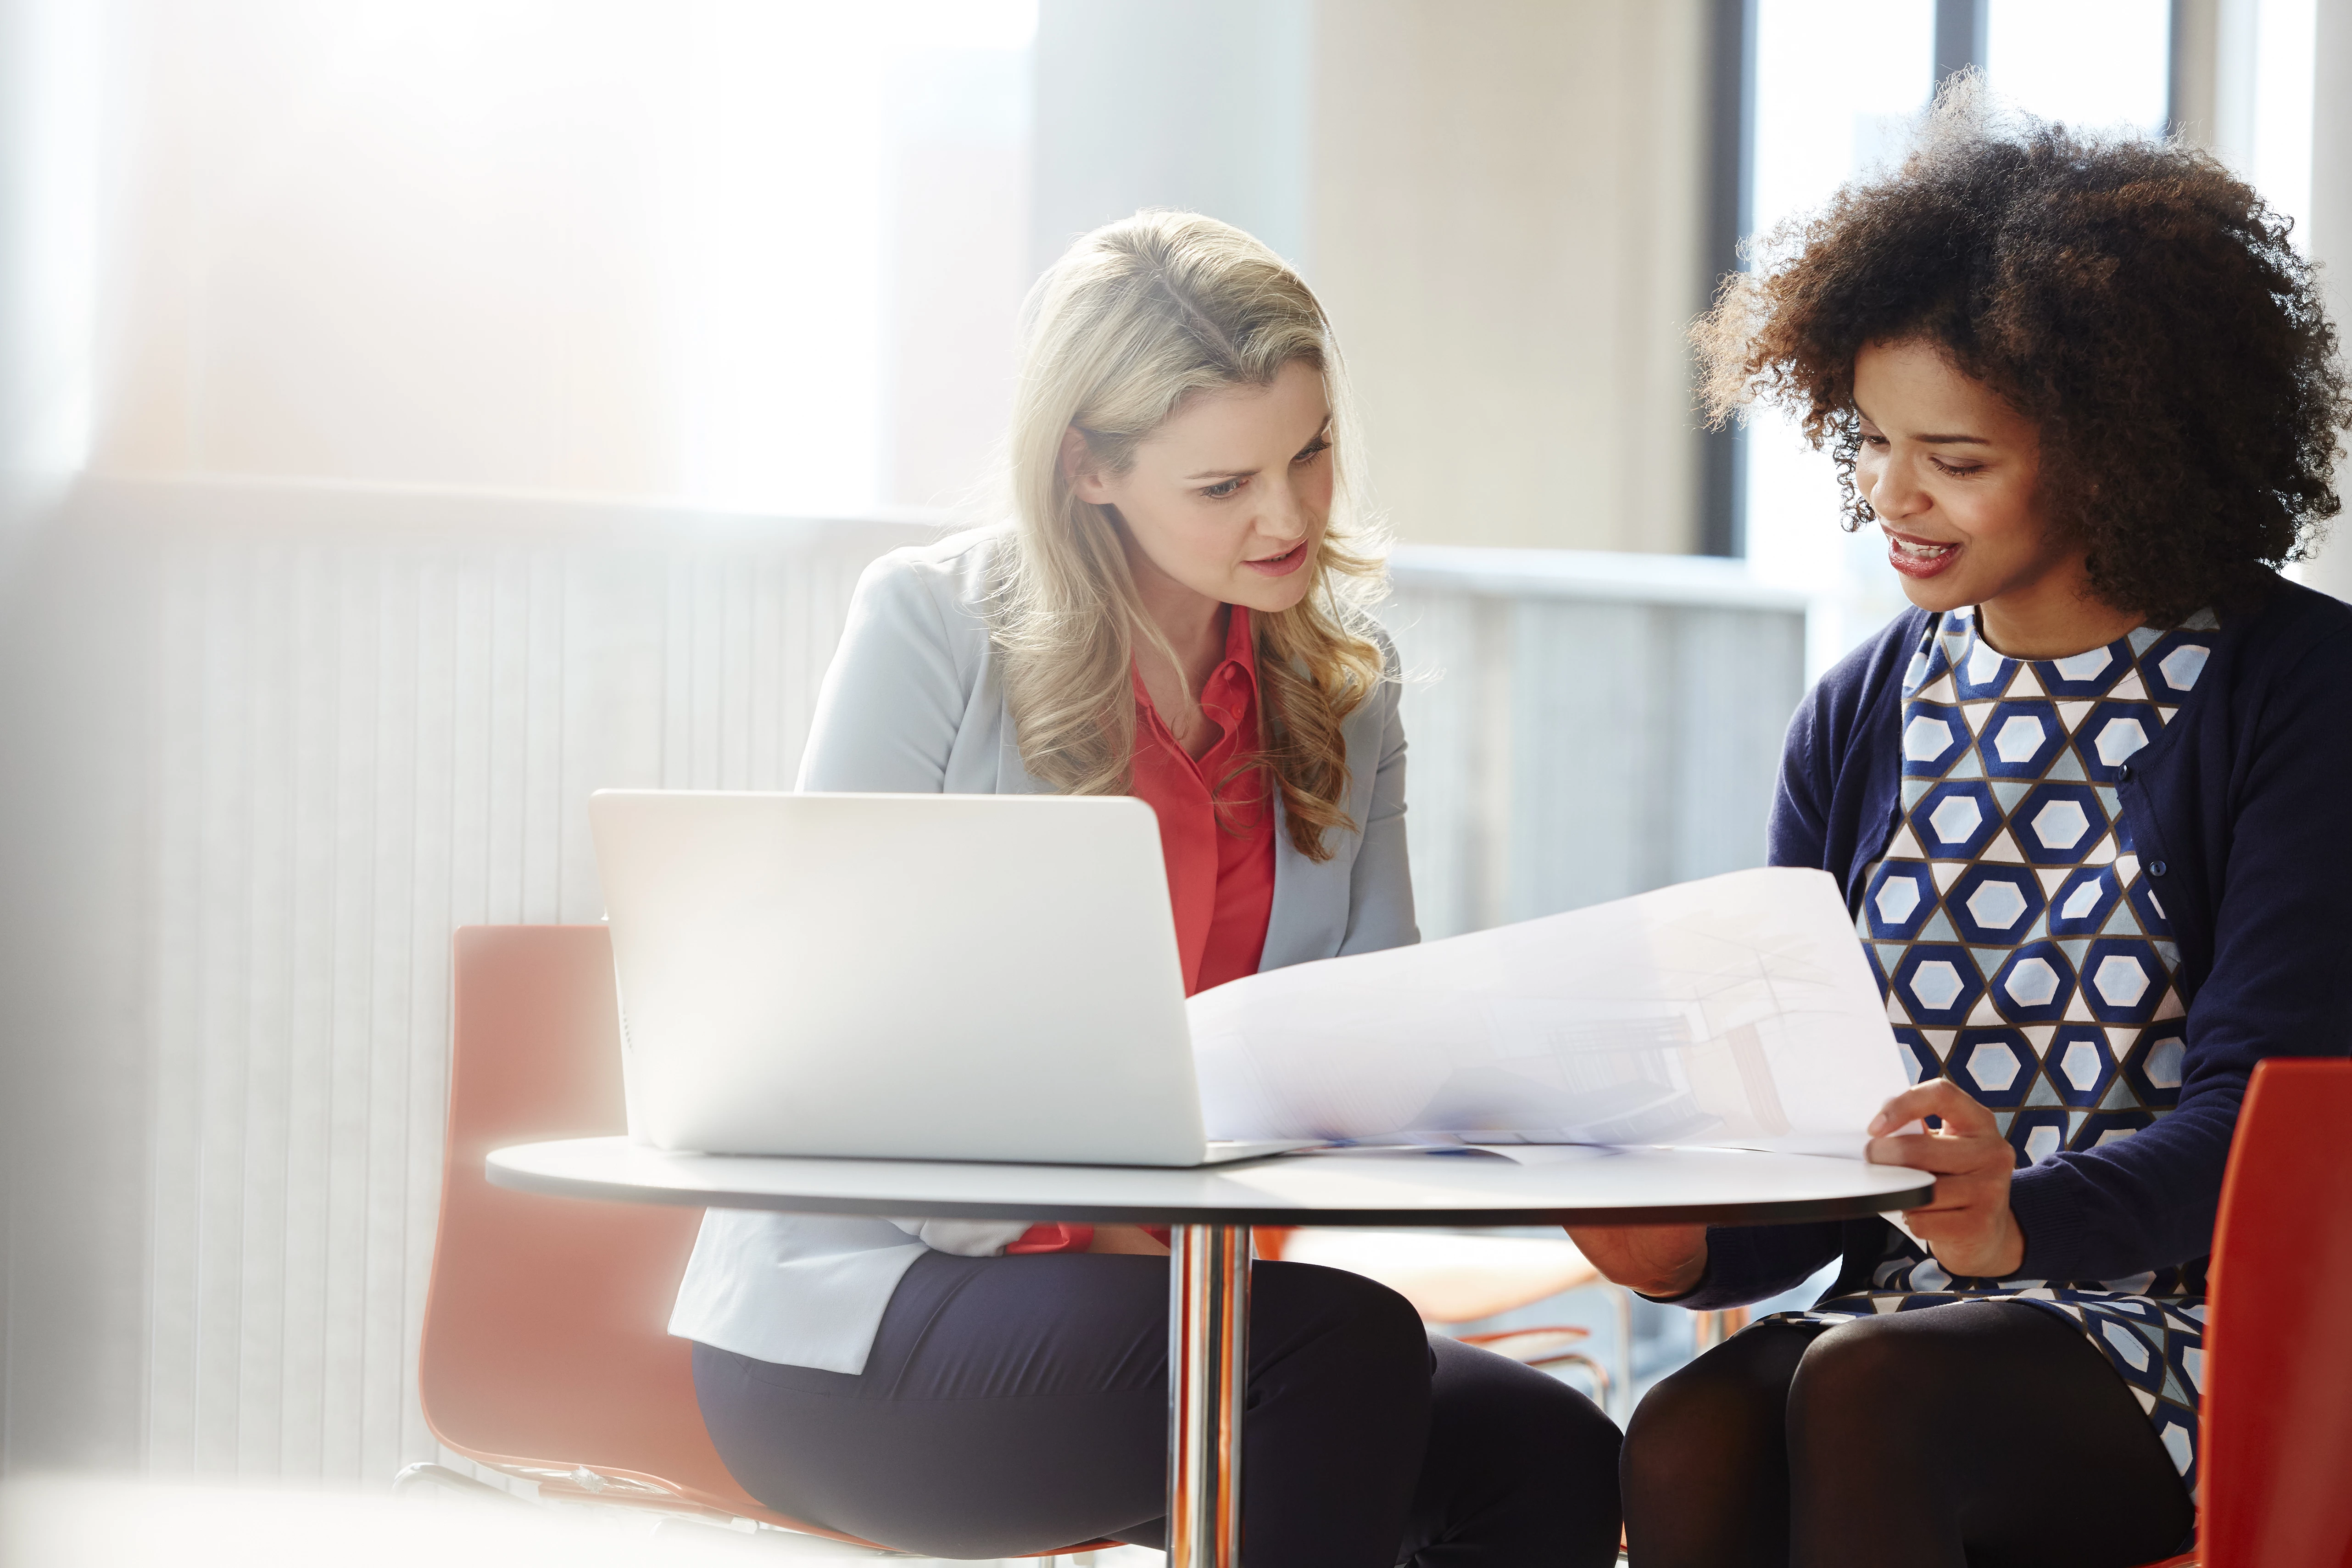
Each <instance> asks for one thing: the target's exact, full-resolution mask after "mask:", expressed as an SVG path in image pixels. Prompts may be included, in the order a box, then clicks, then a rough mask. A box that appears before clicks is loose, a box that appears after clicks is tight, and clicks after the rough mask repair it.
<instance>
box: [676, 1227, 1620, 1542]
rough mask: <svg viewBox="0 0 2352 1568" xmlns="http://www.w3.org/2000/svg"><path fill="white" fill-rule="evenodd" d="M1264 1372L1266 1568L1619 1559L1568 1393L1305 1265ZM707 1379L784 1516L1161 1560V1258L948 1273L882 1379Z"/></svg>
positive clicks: (1285, 1280)
mask: <svg viewBox="0 0 2352 1568" xmlns="http://www.w3.org/2000/svg"><path fill="white" fill-rule="evenodd" d="M1249 1352H1250V1387H1249V1408H1248V1415H1247V1420H1246V1425H1245V1426H1244V1455H1243V1483H1242V1484H1243V1493H1242V1497H1243V1503H1242V1520H1243V1532H1244V1533H1243V1540H1244V1552H1245V1554H1246V1557H1247V1561H1248V1563H1249V1565H1250V1568H1303V1565H1307V1564H1329V1565H1330V1568H1391V1564H1397V1563H1418V1564H1424V1565H1428V1568H1470V1565H1472V1564H1479V1565H1481V1568H1487V1565H1492V1568H1504V1565H1509V1568H1521V1565H1527V1568H1534V1565H1536V1564H1545V1565H1551V1564H1563V1565H1582V1564H1596V1565H1597V1564H1603V1563H1612V1562H1614V1561H1615V1557H1616V1548H1617V1527H1618V1512H1617V1450H1618V1433H1617V1428H1616V1427H1615V1426H1613V1425H1612V1423H1611V1422H1610V1420H1609V1418H1608V1417H1607V1416H1605V1415H1602V1414H1601V1412H1600V1411H1599V1410H1598V1409H1596V1408H1595V1407H1594V1406H1593V1405H1592V1403H1591V1401H1590V1400H1587V1399H1586V1398H1585V1397H1584V1396H1583V1395H1582V1394H1578V1393H1577V1392H1576V1391H1575V1390H1573V1389H1571V1388H1570V1387H1569V1386H1568V1385H1566V1384H1562V1383H1560V1382H1559V1381H1558V1380H1556V1379H1553V1378H1550V1377H1547V1376H1545V1375H1544V1374H1543V1373H1539V1372H1535V1371H1531V1370H1529V1369H1528V1368H1527V1367H1523V1366H1520V1365H1519V1364H1518V1363H1515V1362H1511V1361H1507V1360H1506V1359H1504V1358H1503V1357H1500V1356H1496V1355H1493V1354H1490V1353H1488V1352H1484V1351H1479V1350H1475V1349H1472V1348H1470V1347H1468V1346H1465V1345H1460V1344H1456V1343H1454V1342H1452V1341H1449V1340H1444V1339H1433V1338H1432V1337H1431V1336H1430V1335H1429V1334H1428V1333H1427V1331H1425V1330H1424V1329H1423V1326H1422V1323H1421V1321H1420V1319H1419V1318H1418V1317H1416V1316H1415V1315H1414V1313H1413V1310H1412V1307H1411V1306H1410V1305H1409V1304H1407V1303H1406V1301H1405V1300H1404V1299H1403V1298H1402V1297H1400V1296H1398V1295H1397V1294H1396V1293H1395V1292H1394V1291H1391V1290H1390V1289H1386V1288H1385V1287H1383V1286H1381V1285H1377V1284H1374V1283H1373V1282H1372V1281H1370V1280H1369V1279H1362V1278H1360V1277H1359V1276H1357V1275H1353V1274H1347V1273H1342V1272H1340V1271H1339V1270H1337V1269H1330V1268H1314V1267H1312V1266H1310V1265H1306V1264H1297V1263H1260V1264H1258V1265H1256V1266H1255V1276H1254V1282H1253V1286H1252V1292H1251V1307H1250V1334H1249ZM694 1381H695V1388H696V1391H697V1393H698V1395H699V1396H700V1399H701V1405H702V1415H703V1420H704V1422H705V1423H706V1424H707V1425H708V1426H709V1429H710V1436H711V1439H712V1441H713V1442H714V1443H715V1444H717V1446H718V1448H719V1455H720V1457H721V1458H724V1459H725V1460H726V1461H727V1467H728V1468H729V1469H730V1470H731V1471H733V1472H734V1474H735V1478H736V1479H738V1480H739V1481H740V1482H741V1483H742V1484H743V1486H744V1489H746V1490H748V1491H750V1492H751V1495H752V1496H754V1497H756V1498H758V1499H759V1500H761V1501H762V1502H764V1503H766V1504H767V1505H768V1506H770V1507H771V1508H773V1509H776V1510H779V1511H781V1512H784V1513H789V1514H792V1515H793V1516H795V1517H797V1518H801V1519H805V1520H808V1521H811V1522H813V1523H818V1524H823V1525H826V1526H828V1527H830V1528H832V1529H835V1530H839V1531H846V1532H847V1533H849V1534H852V1535H856V1536H861V1537H863V1538H865V1539H866V1540H868V1541H872V1542H878V1543H880V1544H883V1545H887V1546H892V1547H896V1548H898V1549H900V1550H902V1551H908V1552H922V1553H925V1554H928V1555H931V1556H938V1557H999V1556H1013V1555H1018V1554H1022V1553H1028V1552H1051V1551H1054V1550H1055V1549H1057V1548H1061V1547H1066V1546H1071V1545H1076V1544H1078V1543H1080V1542H1087V1541H1091V1540H1096V1539H1101V1538H1109V1539H1113V1540H1119V1541H1128V1542H1137V1543H1139V1544H1143V1545H1149V1546H1154V1547H1157V1546H1160V1545H1161V1544H1162V1537H1163V1529H1164V1524H1165V1513H1166V1508H1167V1502H1166V1490H1165V1489H1166V1486H1167V1468H1168V1459H1167V1453H1168V1264H1167V1260H1166V1259H1164V1258H1136V1257H1116V1256H1092V1255H1087V1254H1083V1253H1081V1254H1045V1255H1039V1256H1031V1257H1020V1258H958V1257H953V1256H951V1255H949V1254H946V1253H938V1252H933V1253H928V1254H926V1255H925V1256H924V1257H923V1258H920V1259H919V1260H918V1261H917V1263H916V1264H915V1266H914V1268H911V1269H909V1270H908V1274H907V1276H906V1279H904V1280H903V1281H901V1283H900V1284H899V1286H898V1293H897V1294H896V1295H895V1296H893V1297H892V1299H891V1301H890V1308H889V1311H888V1313H887V1316H885V1318H884V1319H883V1321H882V1327H881V1331H880V1334H879V1336H878V1337H877V1340H876V1341H875V1344H874V1350H873V1353H872V1355H871V1356H870V1357H869V1358H868V1359H867V1362H866V1371H865V1372H864V1373H863V1374H861V1375H858V1376H854V1377H853V1376H848V1375H845V1374H843V1373H828V1372H818V1371H814V1370H813V1369H810V1368H806V1367H794V1366H779V1365H776V1364H774V1363H768V1362H760V1361H753V1360H751V1359H750V1358H748V1357H745V1356H740V1355H735V1354H732V1353H730V1352H726V1351H720V1350H714V1349H712V1348H710V1347H709V1346H708V1345H697V1346H696V1347H695V1351H694Z"/></svg>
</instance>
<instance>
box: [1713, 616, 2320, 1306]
mask: <svg viewBox="0 0 2352 1568" xmlns="http://www.w3.org/2000/svg"><path fill="white" fill-rule="evenodd" d="M1926 629H1927V614H1926V612H1924V611H1921V610H1917V609H1914V610H1910V611H1908V612H1906V614H1904V615H1903V616H1898V617H1897V618H1896V619H1895V621H1894V623H1893V624H1891V625H1890V626H1887V627H1886V628H1885V630H1884V631H1882V632H1880V633H1879V634H1878V635H1877V636H1876V637H1874V638H1873V639H1872V640H1871V641H1870V642H1868V643H1867V644H1865V645H1864V646H1863V647H1859V648H1856V649H1855V650H1854V651H1853V653H1851V654H1849V655H1847V656H1846V657H1845V658H1843V659H1842V660H1840V661H1839V662H1838V664H1837V667H1836V668H1833V669H1832V670H1831V671H1830V672H1829V673H1828V674H1827V675H1825V676H1823V677H1822V679H1821V683H1820V684H1819V685H1817V686H1815V687H1814V688H1813V689H1812V692H1811V695H1810V696H1808V697H1807V698H1806V700H1805V702H1804V705H1803V706H1802V707H1801V708H1800V709H1799V710H1797V715H1796V717H1795V719H1794V720H1792V721H1790V726H1789V738H1788V741H1787V743H1786V745H1785V746H1784V748H1783V750H1782V753H1781V766H1780V789H1779V792H1778V794H1777V795H1776V797H1775V798H1774V800H1773V803H1772V824H1771V840H1770V842H1771V858H1772V863H1773V864H1774V865H1776V866H1818V867H1821V868H1823V869H1825V870H1827V871H1829V872H1831V873H1832V875H1834V876H1836V877H1838V878H1839V879H1841V880H1842V882H1843V885H1844V888H1845V895H1846V903H1847V905H1848V907H1849V908H1859V907H1860V900H1861V898H1862V894H1863V872H1864V869H1865V868H1867V867H1868V866H1869V864H1870V863H1871V861H1872V860H1874V859H1875V858H1877V857H1878V856H1879V855H1880V854H1881V853H1882V852H1883V851H1884V850H1885V846H1886V842H1887V838H1888V837H1889V835H1890V834H1891V833H1892V831H1893V828H1894V825H1895V816H1896V812H1897V809H1898V807H1897V804H1896V802H1897V791H1898V786H1899V784H1900V780H1901V767H1902V763H1901V745H1900V742H1899V739H1898V732H1899V727H1900V715H1901V709H1902V697H1903V676H1904V672H1905V669H1906V666H1907V665H1908V664H1909V663H1910V659H1911V654H1912V650H1913V649H1914V648H1916V647H1917V646H1918V643H1919V638H1920V636H1921V634H1922V633H1923V632H1925V630H1926ZM2119 793H2120V800H2121V805H2122V812H2123V816H2124V818H2125V820H2126V822H2127V823H2128V824H2129V826H2130V828H2131V838H2132V843H2133V845H2134V846H2135V847H2137V851H2138V854H2139V858H2140V863H2141V864H2142V865H2143V866H2145V867H2146V868H2147V874H2148V875H2149V876H2151V877H2161V878H2162V879H2163V899H2164V908H2165V912H2166V913H2167V914H2168V916H2169V917H2170V919H2171V921H2172V928H2173V934H2174V936H2175V937H2176V938H2177V940H2178V941H2179V947H2180V970H2179V984H2180V988H2181V994H2182V995H2183V997H2184V999H2185V1000H2186V1001H2187V1004H2188V1009H2189V1015H2188V1041H2187V1045H2188V1054H2187V1057H2186V1059H2185V1061H2184V1062H2183V1065H2182V1072H2181V1082H2180V1100H2179V1106H2178V1107H2177V1108H2176V1109H2175V1110H2172V1111H2170V1112H2169V1113H2168V1114H2166V1115H2164V1116H2161V1117H2158V1119H2157V1121H2156V1122H2155V1124H2154V1125H2152V1126H2150V1127H2147V1128H2146V1129H2144V1130H2143V1131H2139V1132H2137V1133H2136V1134H2134V1135H2133V1136H2131V1137H2129V1138H2123V1139H2117V1140H2116V1141H2114V1142H2109V1143H2107V1144H2105V1145H2104V1146H2102V1147H2100V1148H2097V1149H2086V1150H2081V1151H2069V1152H2060V1153H2056V1154H2053V1155H2051V1156H2050V1157H2049V1158H2047V1159H2044V1160H2042V1161H2041V1162H2040V1163H2037V1164H2035V1165H2032V1166H2031V1167H2030V1168H2028V1169H2025V1170H2021V1171H2020V1172H2018V1173H2017V1176H2016V1179H2015V1181H2014V1184H2012V1185H2011V1189H2010V1208H2011V1212H2012V1213H2014V1214H2015V1215H2016V1216H2017V1221H2018V1226H2019V1228H2020V1229H2021V1230H2022V1231H2023V1232H2024V1234H2025V1262H2024V1264H2023V1266H2022V1267H2021V1268H2020V1269H2019V1270H2018V1274H2017V1277H2018V1278H2020V1279H2051V1280H2067V1279H2073V1280H2088V1279H2123V1278H2126V1277H2127V1276H2129V1275H2133V1274H2137V1273H2139V1272H2141V1271H2142V1270H2145V1269H2152V1268H2165V1267H2168V1266H2170V1265H2175V1264H2182V1263H2187V1262H2189V1261H2191V1260H2193V1259H2196V1258H2202V1257H2203V1256H2205V1255H2206V1254H2207V1253H2208V1252H2210V1250H2211V1245H2212V1235H2213V1215H2214V1210H2215V1208H2216V1207H2217V1205H2219V1203H2220V1200H2221V1172H2222V1167H2223V1165H2224V1164H2225V1163H2226V1162H2227V1161H2228V1158H2229V1153H2230V1134H2231V1130H2232V1129H2233V1128H2234V1127H2235V1126H2236V1124H2237V1120H2238V1104H2239V1101H2240V1100H2242V1098H2243V1097H2244V1094H2245V1089H2246V1079H2247V1076H2248V1075H2249V1074H2250V1073H2252V1071H2253V1068H2254V1064H2255V1063H2256V1062H2258V1061H2260V1060H2261V1059H2262V1058H2264V1057H2269V1056H2290V1057H2324V1056H2342V1055H2344V1054H2346V1051H2347V1046H2352V605H2345V604H2342V603H2340V602H2338V601H2337V600H2335V599H2332V598H2329V597H2327V596H2326V595H2324V594H2317V593H2314V592H2312V591H2311V590H2310V589H2307V588H2303V587H2299V586H2297V585H2295V584H2291V583H2288V582H2285V581H2284V580H2279V581H2278V582H2276V584H2274V586H2273V587H2272V588H2271V589H2270V590H2269V591H2268V592H2267V593H2266V595H2265V596H2264V598H2263V602H2262V604H2261V605H2260V606H2259V607H2258V608H2257V609H2255V610H2253V611H2251V612H2242V613H2241V614H2240V615H2238V616H2234V617H2225V619H2224V621H2223V623H2222V626H2221V630H2220V631H2219V633H2218V634H2216V636H2215V637H2214V639H2213V653H2212V657H2211V658H2210V660H2209V661H2208V662H2207V664H2206V666H2205V670H2204V674H2203V677H2202V679H2200V680H2199V681H2198V683H2197V689H2196V690H2195V691H2194V692H2193V693H2192V694H2191V695H2190V697H2189V700H2188V701H2186V702H2185V703H2183V704H2182V705H2181V708H2180V710H2179V712H2178V713H2176V714H2175V715H2174V716H2173V719H2172V722H2171V723H2169V724H2168V725H2166V726H2165V728H2164V731H2163V732H2162V733H2161V734H2159V735H2158V736H2157V737H2156V738H2155V739H2154V740H2153V741H2151V742H2148V744H2147V746H2146V747H2145V748H2143V749H2142V750H2141V751H2140V752H2138V753H2137V755H2135V756H2134V757H2133V758H2132V760H2131V763H2130V765H2129V767H2128V768H2127V769H2126V775H2125V777H2124V779H2123V781H2122V783H2121V785H2120V791H2119ZM1885 1238H1886V1227H1885V1223H1884V1222H1883V1221H1881V1220H1878V1219H1875V1218H1872V1219H1864V1220H1848V1221H1845V1222H1843V1223H1842V1224H1841V1223H1838V1222H1834V1221H1832V1222H1827V1223H1822V1224H1814V1225H1781V1226H1753V1227H1745V1228H1734V1227H1717V1228H1715V1229H1712V1230H1710V1231H1709V1232H1708V1233H1707V1265H1706V1274H1705V1275H1704V1276H1703V1277H1702V1278H1701V1279H1700V1281H1699V1283H1698V1285H1697V1286H1696V1288H1695V1289H1693V1290H1692V1291H1690V1292H1689V1293H1688V1294H1687V1295H1685V1296H1682V1297H1678V1298H1676V1300H1678V1301H1679V1302H1680V1303H1681V1304H1682V1305H1685V1306H1688V1307H1693V1308H1711V1307H1729V1306H1738V1305H1740V1304H1743V1303H1745V1302H1748V1301H1755V1300H1761V1299H1762V1298H1764V1297H1767V1296H1771V1295H1776V1294H1778V1293H1779V1292H1780V1291H1783V1290H1786V1289H1790V1288H1791V1287H1793V1286H1795V1285H1797V1284H1800V1283H1801V1282H1802V1281H1803V1280H1804V1279H1806V1278H1807V1277H1808V1276H1810V1275H1811V1274H1812V1273H1813V1271H1814V1270H1816V1269H1818V1268H1821V1267H1822V1265H1823V1264H1825V1263H1827V1262H1829V1261H1830V1260H1831V1259H1832V1258H1837V1257H1839V1256H1840V1255H1841V1254H1843V1258H1844V1264H1843V1268H1841V1269H1840V1271H1839V1275H1838V1279H1837V1281H1836V1282H1835V1283H1834V1284H1832V1286H1831V1293H1832V1294H1836V1293H1839V1292H1843V1291H1845V1290H1849V1289H1856V1288H1858V1287H1861V1286H1864V1285H1865V1284H1866V1282H1867V1279H1868V1276H1869V1270H1870V1268H1871V1266H1872V1265H1873V1264H1874V1263H1875V1262H1876V1261H1877V1259H1878V1258H1879V1257H1880V1256H1881V1253H1882V1249H1883V1246H1884V1243H1885Z"/></svg>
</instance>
